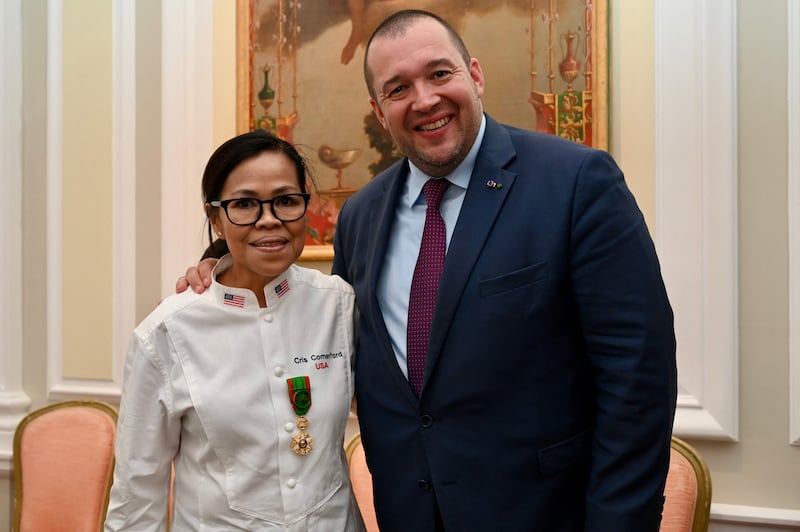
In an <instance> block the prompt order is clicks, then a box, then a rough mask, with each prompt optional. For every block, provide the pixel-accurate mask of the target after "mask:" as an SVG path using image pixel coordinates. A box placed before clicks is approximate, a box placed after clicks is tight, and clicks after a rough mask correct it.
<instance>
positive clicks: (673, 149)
mask: <svg viewBox="0 0 800 532" xmlns="http://www.w3.org/2000/svg"><path fill="white" fill-rule="evenodd" d="M735 10H736V4H735V2H728V1H726V0H657V1H656V4H655V34H656V35H655V76H656V82H655V86H656V95H655V101H656V113H655V114H656V124H655V134H656V202H657V205H656V242H657V246H658V249H659V257H660V259H661V262H662V268H663V272H664V278H665V282H666V284H667V289H668V291H669V294H670V300H671V301H672V305H673V308H674V309H675V320H676V321H675V331H676V335H677V339H678V382H679V388H680V389H679V397H678V411H677V414H676V419H675V429H674V430H675V433H676V434H677V435H680V436H685V437H692V438H708V439H718V440H731V441H735V440H737V439H738V437H739V409H738V404H739V397H738V394H739V392H738V381H739V377H738V308H737V305H738V297H737V293H738V286H737V283H738V271H737V208H736V207H737V186H736V182H737V166H736V153H737V151H736V144H737V138H736V128H737V119H736V110H737V105H736V103H737V102H736V96H737V95H736V83H737V78H736V76H737V72H736V11H735Z"/></svg>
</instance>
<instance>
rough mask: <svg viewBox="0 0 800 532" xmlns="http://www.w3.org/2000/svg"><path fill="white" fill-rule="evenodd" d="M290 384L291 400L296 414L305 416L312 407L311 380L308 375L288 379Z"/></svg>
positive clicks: (287, 381)
mask: <svg viewBox="0 0 800 532" xmlns="http://www.w3.org/2000/svg"><path fill="white" fill-rule="evenodd" d="M286 384H287V385H288V386H289V400H290V401H291V402H292V407H293V408H294V412H295V414H297V415H298V416H304V415H306V413H308V409H309V408H311V382H310V381H309V379H308V376H307V375H304V376H302V377H292V378H291V379H286Z"/></svg>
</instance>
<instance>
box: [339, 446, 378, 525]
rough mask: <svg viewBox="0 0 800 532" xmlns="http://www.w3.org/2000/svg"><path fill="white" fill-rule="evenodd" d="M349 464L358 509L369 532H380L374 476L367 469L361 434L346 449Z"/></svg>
mask: <svg viewBox="0 0 800 532" xmlns="http://www.w3.org/2000/svg"><path fill="white" fill-rule="evenodd" d="M344 451H345V455H346V456H347V464H348V467H349V468H350V482H351V483H352V485H353V494H354V495H355V497H356V502H357V503H358V508H359V510H361V517H363V518H364V524H365V525H366V527H367V532H378V520H377V519H376V518H375V506H374V505H373V500H372V475H371V474H370V472H369V469H368V468H367V460H366V457H365V456H364V447H362V446H361V434H360V433H359V434H356V435H355V436H353V437H352V438H350V441H348V442H347V445H345V448H344Z"/></svg>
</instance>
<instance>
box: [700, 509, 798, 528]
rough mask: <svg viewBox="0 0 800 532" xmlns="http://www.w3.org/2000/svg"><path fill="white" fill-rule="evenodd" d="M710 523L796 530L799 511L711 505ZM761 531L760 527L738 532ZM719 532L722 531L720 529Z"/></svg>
mask: <svg viewBox="0 0 800 532" xmlns="http://www.w3.org/2000/svg"><path fill="white" fill-rule="evenodd" d="M711 523H712V526H711V527H710V528H709V530H710V531H711V530H714V529H715V527H714V526H713V524H714V523H729V524H738V525H767V526H768V527H769V530H784V529H785V530H798V528H800V510H791V509H786V508H768V507H765V506H743V505H741V504H718V503H712V504H711ZM751 528H752V529H753V530H756V529H757V530H762V528H761V527H758V528H756V527H754V526H753V527H742V528H737V529H739V530H750V529H751ZM719 530H722V529H721V528H720V529H719Z"/></svg>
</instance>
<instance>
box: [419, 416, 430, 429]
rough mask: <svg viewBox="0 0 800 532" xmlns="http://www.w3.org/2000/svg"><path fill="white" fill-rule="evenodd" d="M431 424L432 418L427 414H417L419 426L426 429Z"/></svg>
mask: <svg viewBox="0 0 800 532" xmlns="http://www.w3.org/2000/svg"><path fill="white" fill-rule="evenodd" d="M431 425H433V418H432V417H431V416H429V415H428V414H423V415H421V416H419V426H420V427H422V428H423V429H428V428H430V427H431Z"/></svg>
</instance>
